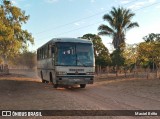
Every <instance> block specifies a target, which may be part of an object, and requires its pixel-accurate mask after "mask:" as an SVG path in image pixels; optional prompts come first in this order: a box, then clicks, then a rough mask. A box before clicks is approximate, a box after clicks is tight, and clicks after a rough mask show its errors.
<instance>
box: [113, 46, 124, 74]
mask: <svg viewBox="0 0 160 119" xmlns="http://www.w3.org/2000/svg"><path fill="white" fill-rule="evenodd" d="M111 61H112V66H114V67H115V68H116V69H115V71H116V75H117V71H118V70H119V68H120V66H123V65H124V61H125V59H124V57H123V53H122V50H121V49H116V50H114V51H113V53H112V54H111Z"/></svg>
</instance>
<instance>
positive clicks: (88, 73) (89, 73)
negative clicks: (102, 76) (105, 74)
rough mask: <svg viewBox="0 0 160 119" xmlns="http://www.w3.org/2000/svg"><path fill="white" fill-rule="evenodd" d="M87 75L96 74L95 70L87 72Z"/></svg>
mask: <svg viewBox="0 0 160 119" xmlns="http://www.w3.org/2000/svg"><path fill="white" fill-rule="evenodd" d="M86 74H87V75H94V72H87V73H86Z"/></svg>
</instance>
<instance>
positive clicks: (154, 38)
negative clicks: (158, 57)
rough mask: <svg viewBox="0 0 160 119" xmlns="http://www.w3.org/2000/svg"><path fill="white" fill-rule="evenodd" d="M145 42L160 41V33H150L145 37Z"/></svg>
mask: <svg viewBox="0 0 160 119" xmlns="http://www.w3.org/2000/svg"><path fill="white" fill-rule="evenodd" d="M143 39H144V41H145V42H154V41H159V42H160V34H155V33H150V34H149V35H147V36H145V37H143Z"/></svg>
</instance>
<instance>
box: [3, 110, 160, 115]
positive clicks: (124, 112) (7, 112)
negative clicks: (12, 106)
mask: <svg viewBox="0 0 160 119" xmlns="http://www.w3.org/2000/svg"><path fill="white" fill-rule="evenodd" d="M0 116H160V110H0Z"/></svg>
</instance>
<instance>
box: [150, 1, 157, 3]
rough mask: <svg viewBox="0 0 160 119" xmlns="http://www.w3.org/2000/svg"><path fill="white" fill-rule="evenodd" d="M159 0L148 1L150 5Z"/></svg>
mask: <svg viewBox="0 0 160 119" xmlns="http://www.w3.org/2000/svg"><path fill="white" fill-rule="evenodd" d="M156 1H157V0H148V2H149V3H155V2H156Z"/></svg>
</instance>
